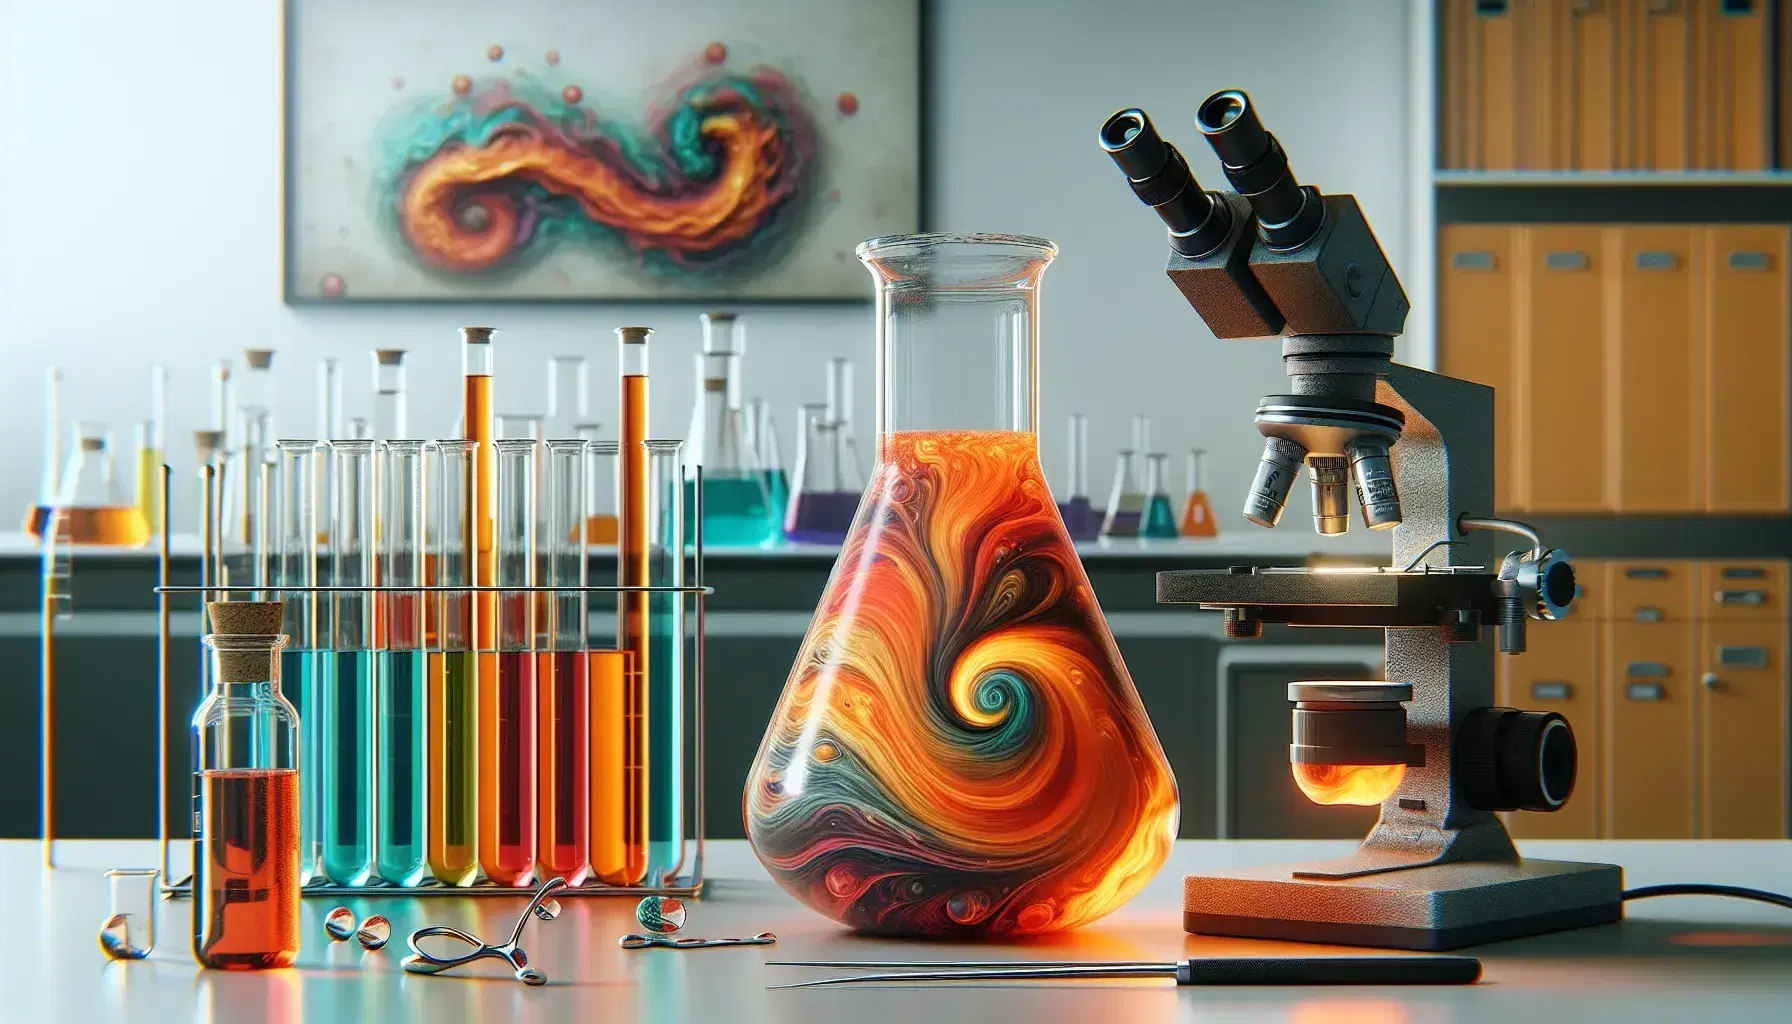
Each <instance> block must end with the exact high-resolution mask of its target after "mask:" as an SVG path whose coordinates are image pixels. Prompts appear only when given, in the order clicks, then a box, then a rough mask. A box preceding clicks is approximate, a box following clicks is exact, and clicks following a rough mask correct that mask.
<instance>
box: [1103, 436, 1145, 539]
mask: <svg viewBox="0 0 1792 1024" xmlns="http://www.w3.org/2000/svg"><path fill="white" fill-rule="evenodd" d="M1134 454H1135V453H1134V452H1133V450H1132V449H1130V448H1122V449H1120V452H1119V454H1118V455H1116V456H1115V458H1114V486H1112V487H1110V488H1108V507H1107V511H1106V512H1103V513H1102V516H1101V536H1102V538H1103V539H1106V538H1108V537H1137V536H1138V535H1139V527H1140V525H1141V522H1142V521H1143V520H1144V518H1145V492H1143V491H1141V490H1139V481H1138V477H1136V476H1134V475H1133V464H1132V463H1133V456H1134Z"/></svg>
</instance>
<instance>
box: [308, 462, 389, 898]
mask: <svg viewBox="0 0 1792 1024" xmlns="http://www.w3.org/2000/svg"><path fill="white" fill-rule="evenodd" d="M329 447H330V462H331V476H332V478H333V482H332V485H331V489H332V492H333V498H334V501H333V502H332V506H331V509H330V583H331V585H332V586H337V587H364V586H369V585H372V584H373V582H374V579H375V576H374V563H373V558H374V459H375V455H376V445H375V444H374V442H372V441H367V440H336V441H331V442H330V444H329ZM373 599H374V595H373V594H371V593H368V592H366V591H335V592H332V593H331V594H330V608H331V615H330V649H329V653H328V655H327V658H328V666H329V678H328V679H326V680H324V681H323V687H322V689H323V697H322V705H323V728H322V730H321V736H320V739H321V741H322V742H321V746H322V750H321V752H320V756H321V759H322V761H323V764H322V771H321V773H320V774H321V776H322V778H321V779H320V780H319V782H320V787H321V789H322V793H323V796H322V801H323V827H322V828H321V829H320V831H321V833H322V835H323V847H324V853H323V861H324V875H325V876H326V877H328V878H329V879H330V881H332V882H335V883H336V884H337V885H362V884H364V883H365V882H366V881H367V880H368V878H370V877H371V876H372V875H373V869H374V850H373V843H374V807H373V796H374V789H373V783H374V779H373V772H374V769H373V744H374V717H375V713H376V707H375V703H374V701H375V698H376V694H377V686H376V683H375V672H376V671H377V666H376V662H375V652H374V650H373V646H374V644H373V606H374V600H373Z"/></svg>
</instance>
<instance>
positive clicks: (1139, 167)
mask: <svg viewBox="0 0 1792 1024" xmlns="http://www.w3.org/2000/svg"><path fill="white" fill-rule="evenodd" d="M1100 142H1101V148H1102V150H1103V151H1104V152H1106V153H1107V155H1108V156H1110V157H1112V158H1113V160H1114V163H1115V165H1116V166H1118V167H1119V168H1120V170H1121V171H1122V172H1123V173H1125V175H1126V180H1127V183H1128V184H1130V185H1131V186H1132V191H1133V194H1134V195H1136V196H1138V197H1139V201H1140V202H1143V203H1144V204H1145V205H1146V206H1149V207H1151V208H1152V209H1153V210H1155V211H1157V215H1158V217H1160V218H1161V219H1162V220H1163V222H1164V223H1165V224H1166V225H1168V226H1169V229H1170V246H1171V248H1173V249H1175V250H1176V251H1177V252H1179V253H1181V254H1183V255H1184V256H1203V255H1206V254H1207V253H1210V252H1212V251H1213V250H1214V249H1215V248H1217V247H1218V246H1219V244H1220V243H1221V242H1223V241H1224V240H1225V238H1226V232H1227V229H1228V228H1229V227H1230V226H1231V219H1230V218H1231V214H1230V212H1229V210H1228V208H1227V206H1226V204H1224V203H1221V202H1217V201H1216V200H1215V199H1214V197H1213V196H1211V195H1209V194H1208V193H1207V192H1204V191H1202V189H1201V183H1200V182H1198V181H1196V180H1195V176H1194V173H1193V172H1191V171H1190V170H1189V169H1188V161H1186V160H1184V159H1183V158H1182V154H1181V153H1180V152H1178V151H1177V149H1176V147H1175V146H1172V145H1170V144H1169V143H1167V142H1165V141H1164V140H1163V138H1162V137H1161V136H1159V135H1158V134H1157V129H1156V128H1154V127H1152V125H1151V118H1149V117H1147V116H1146V115H1145V112H1144V111H1143V110H1139V109H1137V108H1133V109H1129V110H1122V111H1120V112H1118V113H1116V114H1114V115H1113V116H1112V117H1109V118H1108V119H1107V121H1106V122H1105V123H1103V124H1102V126H1101V135H1100Z"/></svg>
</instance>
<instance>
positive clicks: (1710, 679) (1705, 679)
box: [1699, 672, 1722, 690]
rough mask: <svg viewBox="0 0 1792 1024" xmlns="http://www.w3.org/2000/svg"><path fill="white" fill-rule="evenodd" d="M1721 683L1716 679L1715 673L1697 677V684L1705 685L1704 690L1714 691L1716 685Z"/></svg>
mask: <svg viewBox="0 0 1792 1024" xmlns="http://www.w3.org/2000/svg"><path fill="white" fill-rule="evenodd" d="M1721 681H1722V680H1720V679H1718V678H1717V673H1716V672H1707V673H1705V674H1704V675H1702V676H1700V677H1699V682H1701V683H1703V684H1705V689H1707V690H1716V689H1717V685H1718V683H1720V682H1721Z"/></svg>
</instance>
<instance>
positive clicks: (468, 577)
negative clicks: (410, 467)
mask: <svg viewBox="0 0 1792 1024" xmlns="http://www.w3.org/2000/svg"><path fill="white" fill-rule="evenodd" d="M473 449H474V443H473V442H472V441H466V440H453V441H438V442H436V460H435V463H434V467H433V472H432V473H430V476H429V481H430V489H431V491H432V493H433V499H432V502H431V508H430V516H429V518H430V521H431V523H432V524H433V528H434V530H435V545H434V547H433V549H432V550H431V552H430V554H431V555H432V556H433V557H432V561H433V564H434V569H435V572H434V575H433V576H432V577H431V578H432V579H433V580H434V582H435V585H436V586H439V587H454V586H467V585H470V584H471V583H472V582H473V563H474V560H475V553H476V551H477V548H476V547H475V544H474V540H473V532H474V524H473V515H472V513H473V500H472V499H473V460H474V451H473ZM435 596H436V599H437V602H438V605H437V612H436V639H435V644H434V648H433V649H432V650H431V651H430V654H429V687H430V689H429V702H428V706H429V781H428V784H427V785H426V786H425V789H426V791H427V792H428V795H429V814H428V815H427V820H428V822H429V870H430V873H431V874H433V875H435V877H436V880H437V881H439V882H443V883H445V884H448V885H457V886H461V885H472V884H473V880H474V879H475V878H476V877H477V876H478V874H479V857H478V846H477V844H478V836H479V833H478V821H479V797H478V793H479V774H478V765H479V748H478V732H477V729H476V727H475V723H476V722H477V721H478V713H479V712H478V707H479V705H478V691H477V687H476V681H477V674H478V659H477V657H476V656H475V655H474V653H473V651H474V648H473V595H472V594H471V593H470V592H468V591H464V590H463V591H438V592H436V595H435Z"/></svg>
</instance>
